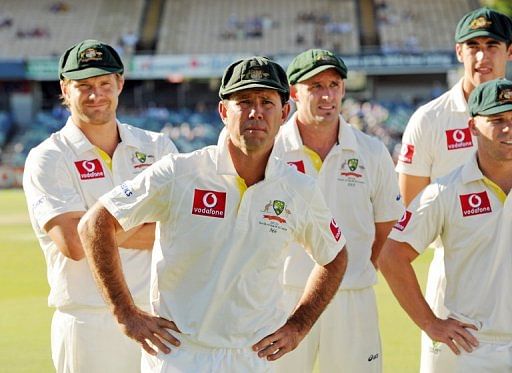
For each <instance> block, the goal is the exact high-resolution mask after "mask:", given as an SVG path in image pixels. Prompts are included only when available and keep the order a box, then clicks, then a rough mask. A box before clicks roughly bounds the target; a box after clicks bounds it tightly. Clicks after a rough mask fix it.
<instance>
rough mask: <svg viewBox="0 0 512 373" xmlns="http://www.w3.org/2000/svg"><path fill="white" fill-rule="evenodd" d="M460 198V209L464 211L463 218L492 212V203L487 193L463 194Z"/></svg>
mask: <svg viewBox="0 0 512 373" xmlns="http://www.w3.org/2000/svg"><path fill="white" fill-rule="evenodd" d="M459 198H460V207H461V209H462V216H464V217H465V216H472V215H480V214H487V213H489V212H492V209H491V202H490V201H489V196H487V192H486V191H483V192H480V193H471V194H462V195H460V196H459Z"/></svg>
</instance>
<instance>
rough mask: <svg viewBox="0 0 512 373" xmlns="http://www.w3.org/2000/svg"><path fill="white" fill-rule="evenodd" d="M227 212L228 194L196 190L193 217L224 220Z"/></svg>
mask: <svg viewBox="0 0 512 373" xmlns="http://www.w3.org/2000/svg"><path fill="white" fill-rule="evenodd" d="M225 211H226V192H216V191H213V190H202V189H195V190H194V202H193V204H192V215H203V216H213V217H215V218H224V213H225Z"/></svg>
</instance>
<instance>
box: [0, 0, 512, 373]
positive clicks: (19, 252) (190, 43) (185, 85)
mask: <svg viewBox="0 0 512 373" xmlns="http://www.w3.org/2000/svg"><path fill="white" fill-rule="evenodd" d="M481 5H490V6H492V7H495V8H496V9H498V10H500V11H502V12H505V13H508V14H512V3H511V2H510V1H509V0H502V1H478V0H425V1H421V2H420V1H410V0H359V1H357V0H258V1H256V0H167V1H166V0H89V1H77V0H67V1H52V0H2V1H1V5H0V46H1V48H0V188H2V189H4V188H13V187H14V188H17V187H20V186H21V175H22V173H23V164H24V161H25V157H26V155H27V154H28V151H29V150H30V148H32V147H33V146H35V145H37V144H38V143H39V142H41V141H42V140H43V139H44V138H46V137H47V136H48V135H49V134H50V133H51V132H54V131H56V130H58V129H59V128H61V127H62V125H63V124H64V122H65V119H66V117H67V112H66V111H65V109H63V108H62V106H61V105H60V102H59V93H60V92H59V89H60V88H59V84H58V79H57V65H58V58H59V56H60V54H61V53H62V52H63V51H64V50H65V49H66V48H68V47H69V46H70V45H72V44H74V43H76V42H78V41H80V40H82V39H86V38H94V39H99V40H102V41H105V42H107V43H110V44H111V45H114V46H115V47H116V49H117V50H118V51H119V52H120V54H121V55H122V57H123V60H124V62H125V65H126V78H127V82H126V84H125V89H124V92H123V94H122V95H121V98H120V108H119V118H120V119H121V120H122V121H125V122H127V123H130V124H134V125H137V126H140V127H143V128H146V129H151V130H155V131H163V132H165V133H167V134H168V135H169V136H170V137H171V138H172V139H173V140H174V141H175V143H176V145H177V146H178V147H179V149H180V150H181V151H190V150H193V149H196V148H199V147H201V146H204V145H207V144H212V143H215V142H216V137H217V134H218V132H219V131H220V128H221V125H222V123H221V122H220V120H219V119H218V114H217V112H216V107H217V102H218V97H217V91H218V87H219V83H220V77H221V75H222V72H223V70H224V68H225V67H226V66H227V65H228V64H229V63H231V62H232V61H233V60H235V59H236V58H239V57H243V56H249V55H254V54H260V55H267V56H269V57H272V58H274V59H276V60H277V61H278V62H280V63H281V64H282V65H283V66H284V67H286V66H287V65H288V63H289V62H290V61H291V59H292V58H293V57H294V55H296V54H297V53H298V52H300V51H303V50H305V49H308V48H314V47H318V48H325V49H330V50H333V51H335V52H336V53H338V54H339V55H341V56H342V58H343V59H344V60H345V62H346V64H347V66H348V68H349V76H348V80H347V95H346V98H345V100H344V105H343V115H344V117H345V118H346V119H347V120H348V121H350V122H351V123H353V124H354V125H356V126H358V127H359V128H361V129H362V130H364V131H365V132H367V133H370V134H372V135H375V136H377V137H378V138H380V139H381V140H382V141H383V142H384V143H385V144H386V145H387V147H388V149H389V150H390V152H391V154H392V155H394V156H395V157H396V156H397V151H398V150H399V146H400V139H401V134H402V131H403V129H404V128H405V125H406V123H407V120H408V119H409V117H410V115H411V114H412V113H413V111H414V110H415V109H416V108H417V107H418V105H420V104H422V103H424V102H426V101H428V100H430V99H432V98H433V97H436V96H438V95H439V94H441V93H442V92H444V91H445V90H446V89H447V88H448V87H450V86H451V85H453V84H454V83H455V82H456V81H457V80H458V79H459V78H460V76H461V74H462V69H461V65H460V64H459V63H458V62H457V60H456V58H455V55H454V52H453V50H454V46H453V44H454V41H453V34H454V29H455V25H456V23H457V21H458V20H459V19H460V17H461V16H462V15H463V14H464V13H466V12H468V11H469V10H471V9H474V8H477V7H479V6H481ZM508 77H509V78H511V69H510V66H509V69H508ZM55 172H58V170H55ZM0 201H1V202H0V234H1V237H2V239H0V261H1V262H2V264H1V265H0V278H2V279H4V280H6V281H5V282H4V283H3V284H2V287H3V291H2V294H1V296H0V305H2V307H1V308H2V311H0V372H2V371H6V372H7V371H9V372H11V371H15V372H18V371H27V372H39V371H47V369H49V367H50V365H49V336H48V328H49V327H48V323H49V320H50V316H49V315H50V314H51V310H48V309H46V306H45V300H44V298H45V296H46V292H47V284H46V282H45V281H44V280H43V279H44V263H43V259H42V255H39V254H40V250H39V253H38V247H37V242H36V240H35V238H34V237H33V235H31V231H30V227H29V225H28V220H27V216H26V210H25V206H24V205H23V198H22V195H21V192H20V191H0ZM422 263H423V264H422ZM426 263H428V260H425V261H424V262H420V263H419V266H422V267H421V271H424V270H425V268H426ZM27 271H28V272H30V273H29V274H27ZM377 294H378V296H379V307H380V309H381V324H382V318H383V317H384V318H386V317H391V315H392V314H393V316H392V317H394V318H395V319H392V320H393V321H392V324H391V325H387V324H386V325H381V327H382V328H383V340H384V342H387V341H392V342H390V343H393V345H392V346H386V345H385V346H384V349H385V354H386V359H387V360H386V359H385V360H384V362H385V368H386V370H385V371H386V372H400V371H402V372H409V371H415V369H413V367H414V368H416V367H417V355H414V354H417V345H419V343H418V340H417V336H418V335H419V333H418V332H417V330H415V329H414V326H412V324H411V323H410V321H408V320H407V319H406V317H405V316H404V315H403V312H402V311H399V308H398V306H397V305H396V302H394V300H393V299H392V298H391V294H390V292H389V289H388V288H387V287H385V285H384V286H383V285H382V281H381V285H379V288H378V289H377ZM27 311H28V312H27ZM382 314H383V315H382ZM27 318H30V321H27ZM400 318H401V319H400ZM397 320H398V323H397V324H395V322H396V321H397ZM403 328H408V329H407V330H405V329H403ZM411 330H413V331H412V332H411ZM32 332H34V334H32ZM411 345H414V347H412V346H411ZM24 348H28V349H29V350H30V351H31V352H32V353H31V354H29V355H28V358H27V359H25V361H22V362H21V363H19V364H18V365H14V366H12V364H13V362H14V361H17V360H19V359H17V353H16V351H21V350H23V349H24ZM388 348H389V350H388ZM392 349H393V350H394V351H395V352H396V351H398V352H397V353H395V355H396V356H395V355H393V356H392V357H390V358H388V357H389V356H390V355H389V354H388V351H390V350H392ZM411 351H412V352H411ZM400 354H401V355H400ZM411 354H413V355H414V356H411ZM41 364H42V365H41ZM390 364H391V365H390ZM42 367H45V368H42ZM390 367H392V368H390Z"/></svg>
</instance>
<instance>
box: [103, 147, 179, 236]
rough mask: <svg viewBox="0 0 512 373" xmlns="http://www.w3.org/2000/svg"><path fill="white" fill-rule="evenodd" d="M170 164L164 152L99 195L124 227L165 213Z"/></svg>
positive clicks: (171, 180) (168, 193)
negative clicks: (155, 160)
mask: <svg viewBox="0 0 512 373" xmlns="http://www.w3.org/2000/svg"><path fill="white" fill-rule="evenodd" d="M172 165H173V164H172V161H171V157H170V155H168V156H165V157H164V158H162V159H161V160H159V161H158V162H156V163H155V164H154V165H152V166H151V167H149V168H147V169H146V170H144V171H143V172H141V173H140V174H139V175H137V176H136V177H135V178H134V179H132V180H127V181H125V182H123V183H122V184H121V185H119V186H117V187H115V188H114V189H113V190H111V191H110V192H108V193H106V194H104V195H103V196H101V197H100V201H101V203H102V204H103V205H104V206H105V208H106V209H107V210H108V211H109V212H110V213H111V214H112V215H113V216H114V217H115V218H116V219H117V220H118V222H119V224H120V225H121V226H122V227H123V229H124V230H128V229H130V228H133V227H135V226H137V225H140V224H142V223H147V222H156V221H160V220H162V219H164V218H165V217H166V216H167V214H168V213H169V210H170V206H169V203H170V193H171V185H172V182H173V175H174V172H173V169H172Z"/></svg>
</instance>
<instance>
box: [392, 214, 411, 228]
mask: <svg viewBox="0 0 512 373" xmlns="http://www.w3.org/2000/svg"><path fill="white" fill-rule="evenodd" d="M411 216H412V212H410V211H408V210H405V212H404V214H403V215H402V217H401V218H400V220H398V221H397V222H396V223H395V225H394V226H393V228H395V229H397V230H399V231H403V230H404V229H405V227H407V224H409V220H411Z"/></svg>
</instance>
